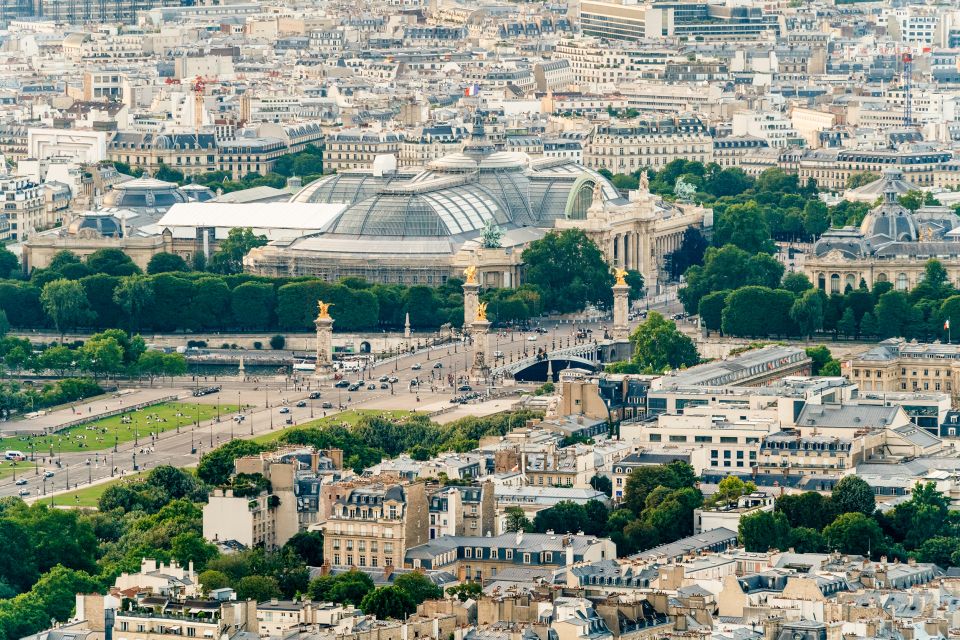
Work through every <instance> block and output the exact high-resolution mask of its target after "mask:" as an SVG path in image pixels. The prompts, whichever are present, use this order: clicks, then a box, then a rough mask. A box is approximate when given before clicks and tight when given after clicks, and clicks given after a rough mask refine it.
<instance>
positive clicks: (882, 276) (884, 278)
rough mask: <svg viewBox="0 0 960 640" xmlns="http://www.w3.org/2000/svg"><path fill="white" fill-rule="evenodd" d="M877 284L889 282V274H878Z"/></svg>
mask: <svg viewBox="0 0 960 640" xmlns="http://www.w3.org/2000/svg"><path fill="white" fill-rule="evenodd" d="M877 282H887V274H885V273H878V274H877Z"/></svg>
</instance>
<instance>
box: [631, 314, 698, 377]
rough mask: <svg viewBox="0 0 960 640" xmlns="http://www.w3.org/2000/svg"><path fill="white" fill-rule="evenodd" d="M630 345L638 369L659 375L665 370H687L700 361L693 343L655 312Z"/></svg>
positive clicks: (635, 334)
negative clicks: (658, 373)
mask: <svg viewBox="0 0 960 640" xmlns="http://www.w3.org/2000/svg"><path fill="white" fill-rule="evenodd" d="M630 341H631V342H632V343H633V362H634V363H635V364H637V365H638V366H639V367H640V368H641V369H644V370H650V371H654V372H662V371H665V370H666V369H679V368H681V367H689V366H693V365H695V364H697V363H698V362H699V361H700V355H699V354H698V353H697V347H696V346H695V345H694V343H693V340H691V339H690V338H689V337H688V336H686V335H685V334H683V333H681V332H680V331H679V330H678V329H677V325H676V323H675V322H673V321H672V320H667V319H666V318H664V317H663V316H662V315H660V314H659V313H657V312H656V311H651V312H650V313H649V314H648V315H647V319H646V320H645V321H644V322H642V323H641V324H640V326H638V327H637V328H636V330H635V331H634V332H633V335H631V336H630Z"/></svg>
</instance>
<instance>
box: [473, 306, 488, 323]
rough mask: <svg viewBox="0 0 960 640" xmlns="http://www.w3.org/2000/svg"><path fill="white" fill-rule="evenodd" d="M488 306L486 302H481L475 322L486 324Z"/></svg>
mask: <svg viewBox="0 0 960 640" xmlns="http://www.w3.org/2000/svg"><path fill="white" fill-rule="evenodd" d="M487 304H488V303H486V302H481V303H480V304H478V305H477V317H476V319H475V320H474V322H486V320H487Z"/></svg>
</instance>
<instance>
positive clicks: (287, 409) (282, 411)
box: [280, 407, 290, 413]
mask: <svg viewBox="0 0 960 640" xmlns="http://www.w3.org/2000/svg"><path fill="white" fill-rule="evenodd" d="M280 413H290V407H280Z"/></svg>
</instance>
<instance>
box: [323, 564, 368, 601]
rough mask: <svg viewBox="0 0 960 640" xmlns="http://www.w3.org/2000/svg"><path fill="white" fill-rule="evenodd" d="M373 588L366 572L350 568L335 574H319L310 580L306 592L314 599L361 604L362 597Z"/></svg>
mask: <svg viewBox="0 0 960 640" xmlns="http://www.w3.org/2000/svg"><path fill="white" fill-rule="evenodd" d="M372 590H373V580H372V579H371V578H370V576H368V575H367V574H365V573H363V572H361V571H357V570H350V571H347V572H346V573H341V574H339V575H336V576H330V575H326V576H321V577H319V578H315V579H313V580H311V581H310V585H309V587H308V588H307V593H308V594H309V595H310V597H311V598H312V599H314V600H318V601H322V602H339V603H342V604H352V605H354V606H361V602H363V599H364V597H365V596H366V595H367V594H368V593H370V592H371V591H372Z"/></svg>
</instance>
